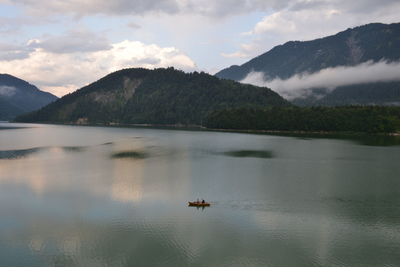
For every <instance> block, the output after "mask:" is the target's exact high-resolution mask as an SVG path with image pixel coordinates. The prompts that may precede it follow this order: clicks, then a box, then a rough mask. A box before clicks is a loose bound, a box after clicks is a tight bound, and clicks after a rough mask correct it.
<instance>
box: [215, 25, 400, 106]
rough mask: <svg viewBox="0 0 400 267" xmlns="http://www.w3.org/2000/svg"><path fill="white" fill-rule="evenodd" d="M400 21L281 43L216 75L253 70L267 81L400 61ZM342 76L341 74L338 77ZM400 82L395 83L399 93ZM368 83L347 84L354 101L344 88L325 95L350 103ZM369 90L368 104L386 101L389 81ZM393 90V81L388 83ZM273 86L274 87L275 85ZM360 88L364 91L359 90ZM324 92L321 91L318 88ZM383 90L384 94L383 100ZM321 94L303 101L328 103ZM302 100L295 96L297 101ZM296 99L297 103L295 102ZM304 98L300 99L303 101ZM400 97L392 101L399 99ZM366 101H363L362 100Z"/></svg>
mask: <svg viewBox="0 0 400 267" xmlns="http://www.w3.org/2000/svg"><path fill="white" fill-rule="evenodd" d="M399 47H400V23H393V24H380V23H373V24H368V25H364V26H360V27H356V28H352V29H347V30H345V31H343V32H340V33H338V34H336V35H333V36H328V37H325V38H321V39H316V40H312V41H305V42H300V41H291V42H287V43H285V44H283V45H279V46H276V47H274V48H273V49H271V50H270V51H268V52H266V53H264V54H262V55H260V56H258V57H256V58H254V59H252V60H250V61H248V62H246V63H245V64H243V65H241V66H231V67H229V68H227V69H224V70H221V71H220V72H218V73H217V74H215V75H216V76H217V77H220V78H225V79H232V80H235V81H241V80H243V79H244V78H245V77H246V76H247V75H248V74H249V73H251V72H261V73H262V74H263V76H264V78H265V79H266V80H273V79H274V78H280V79H282V80H284V79H288V78H290V77H292V76H293V75H296V74H303V73H308V74H312V73H316V72H318V71H320V70H322V69H326V68H334V67H339V66H357V65H359V64H361V63H364V62H368V61H370V62H379V61H382V60H384V61H387V62H396V61H399V60H400V49H399ZM338 78H339V79H340V78H341V77H338ZM399 85H400V83H397V84H396V86H395V87H396V88H397V89H396V92H397V93H396V95H399V93H398V91H399V90H400V87H399ZM364 87H365V84H357V85H356V86H355V87H352V86H348V87H346V92H348V94H349V95H351V97H350V98H352V99H351V100H349V99H347V96H346V92H344V91H343V90H344V89H343V87H342V89H340V91H341V92H340V93H338V92H336V90H333V91H332V90H328V91H326V92H325V94H324V95H322V96H327V95H328V94H332V93H335V94H340V95H341V97H342V99H341V101H336V100H337V98H335V97H334V98H335V101H333V102H329V104H331V105H333V104H335V105H337V104H351V103H352V102H358V99H354V95H355V94H356V93H360V94H359V95H360V97H361V98H365V97H364V96H362V94H363V93H364V92H363V90H362V88H364ZM367 87H368V89H367V91H368V92H369V93H371V91H375V92H374V93H372V94H374V98H372V99H369V100H368V102H369V103H379V104H382V103H385V102H386V101H387V100H386V99H385V95H387V94H388V93H387V92H386V88H388V85H387V83H374V84H373V88H371V86H367ZM389 87H390V88H391V89H390V90H392V89H393V84H391V85H390V86H389ZM272 89H273V88H272ZM360 90H361V91H360ZM316 91H317V92H319V93H321V91H319V90H316ZM381 93H382V95H383V97H382V99H381ZM316 98H318V99H320V98H321V95H319V96H318V95H312V96H311V97H310V99H305V101H303V102H304V103H313V104H321V105H325V104H327V103H328V100H329V99H330V98H331V97H328V98H327V99H324V100H323V101H321V102H320V101H317V100H316ZM298 100H299V99H296V101H298ZM296 101H295V102H296ZM300 101H301V100H300ZM398 101H400V98H399V97H397V98H396V99H394V100H392V102H398ZM360 102H364V100H362V99H361V100H360Z"/></svg>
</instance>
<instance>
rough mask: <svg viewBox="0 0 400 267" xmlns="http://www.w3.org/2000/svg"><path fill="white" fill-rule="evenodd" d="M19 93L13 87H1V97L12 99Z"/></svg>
mask: <svg viewBox="0 0 400 267" xmlns="http://www.w3.org/2000/svg"><path fill="white" fill-rule="evenodd" d="M16 92H17V88H15V87H13V86H0V96H6V97H10V96H13V95H14V94H15V93H16Z"/></svg>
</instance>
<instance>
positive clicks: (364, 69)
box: [241, 61, 400, 100]
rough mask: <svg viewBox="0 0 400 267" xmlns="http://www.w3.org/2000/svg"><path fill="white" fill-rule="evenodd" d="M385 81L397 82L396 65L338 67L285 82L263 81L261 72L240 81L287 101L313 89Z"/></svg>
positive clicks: (399, 66) (399, 74) (399, 75)
mask: <svg viewBox="0 0 400 267" xmlns="http://www.w3.org/2000/svg"><path fill="white" fill-rule="evenodd" d="M389 81H400V62H391V63H388V62H386V61H380V62H375V63H374V62H372V61H368V62H364V63H362V64H360V65H357V66H352V67H345V66H340V67H335V68H326V69H322V70H320V71H319V72H316V73H312V74H309V73H302V74H296V75H294V76H292V77H290V78H289V79H285V80H282V79H280V78H275V79H273V80H265V78H264V75H263V73H261V72H251V73H249V74H248V75H247V77H246V78H245V79H243V80H242V81H241V82H242V83H250V84H254V85H258V86H266V87H269V88H271V89H272V90H274V91H276V92H278V93H279V94H281V95H282V96H283V97H285V98H287V99H289V100H291V99H294V98H299V97H306V96H308V95H309V94H310V93H311V90H310V89H314V88H326V89H328V90H333V89H335V88H336V87H339V86H345V85H352V84H363V83H372V82H389Z"/></svg>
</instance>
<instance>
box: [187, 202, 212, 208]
mask: <svg viewBox="0 0 400 267" xmlns="http://www.w3.org/2000/svg"><path fill="white" fill-rule="evenodd" d="M189 206H190V207H209V206H210V203H208V202H200V201H193V202H190V201H189Z"/></svg>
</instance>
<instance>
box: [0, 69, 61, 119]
mask: <svg viewBox="0 0 400 267" xmlns="http://www.w3.org/2000/svg"><path fill="white" fill-rule="evenodd" d="M56 99H57V97H56V96H54V95H52V94H50V93H47V92H43V91H40V90H39V89H38V88H37V87H36V86H34V85H32V84H30V83H28V82H26V81H24V80H21V79H19V78H16V77H14V76H12V75H9V74H0V120H12V119H13V118H15V117H16V116H17V115H20V114H23V113H26V112H30V111H33V110H37V109H39V108H41V107H43V106H45V105H47V104H49V103H50V102H52V101H54V100H56Z"/></svg>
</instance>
